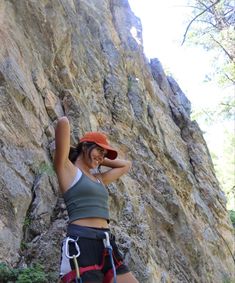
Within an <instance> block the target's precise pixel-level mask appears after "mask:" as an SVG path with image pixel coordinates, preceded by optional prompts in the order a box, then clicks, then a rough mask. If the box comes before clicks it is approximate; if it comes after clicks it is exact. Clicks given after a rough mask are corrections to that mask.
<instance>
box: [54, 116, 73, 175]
mask: <svg viewBox="0 0 235 283" xmlns="http://www.w3.org/2000/svg"><path fill="white" fill-rule="evenodd" d="M55 147H56V148H55V156H54V166H55V170H56V171H60V169H62V168H64V167H65V165H66V163H67V162H68V160H69V159H68V156H69V150H70V124H69V120H68V118H67V117H62V118H60V119H59V120H58V123H57V125H56V129H55Z"/></svg>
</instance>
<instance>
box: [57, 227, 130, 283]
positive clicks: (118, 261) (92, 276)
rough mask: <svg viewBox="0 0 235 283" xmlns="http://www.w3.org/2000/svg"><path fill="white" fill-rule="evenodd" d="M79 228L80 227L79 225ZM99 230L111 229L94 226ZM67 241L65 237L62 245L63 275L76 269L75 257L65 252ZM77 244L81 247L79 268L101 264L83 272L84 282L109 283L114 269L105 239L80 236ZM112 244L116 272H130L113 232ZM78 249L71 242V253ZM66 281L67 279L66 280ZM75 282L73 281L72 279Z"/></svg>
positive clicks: (78, 259)
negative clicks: (69, 257) (70, 256)
mask: <svg viewBox="0 0 235 283" xmlns="http://www.w3.org/2000/svg"><path fill="white" fill-rule="evenodd" d="M77 226H78V228H79V227H80V226H79V225H77ZM92 229H95V230H97V231H108V232H109V229H102V228H92ZM65 243H66V238H65V239H64V241H63V243H62V247H61V251H62V255H61V268H60V270H61V276H63V275H65V274H68V273H69V272H71V270H74V269H75V266H74V261H73V259H68V258H67V256H66V253H65ZM77 244H78V246H79V249H80V255H79V256H78V258H77V261H78V265H79V268H80V269H81V270H85V269H84V268H85V267H86V268H87V267H88V266H96V267H97V266H99V267H100V269H96V270H95V269H94V270H89V271H85V272H83V271H82V272H80V273H81V278H82V280H83V283H86V282H89V283H90V282H92V283H109V281H110V279H109V278H112V275H111V277H110V273H111V271H112V264H111V260H110V256H109V255H108V254H105V253H104V251H105V248H104V243H103V240H100V239H87V238H78V240H77ZM110 244H111V246H112V248H113V258H114V263H115V265H116V273H117V275H120V274H124V273H128V272H129V269H128V267H127V266H126V265H125V264H124V263H123V255H122V254H121V252H120V251H119V250H118V247H117V245H116V243H115V237H114V236H113V235H112V234H111V237H110ZM76 253H77V250H76V247H75V244H74V243H70V244H69V255H73V254H76ZM65 282H66V281H65ZM70 282H73V281H70Z"/></svg>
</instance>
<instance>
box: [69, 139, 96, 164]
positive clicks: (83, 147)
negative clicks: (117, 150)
mask: <svg viewBox="0 0 235 283" xmlns="http://www.w3.org/2000/svg"><path fill="white" fill-rule="evenodd" d="M95 147H97V144H96V143H94V142H80V143H78V145H77V146H76V147H72V146H71V147H70V151H69V160H70V161H71V162H72V163H75V162H76V160H77V158H78V156H79V155H80V154H82V153H83V152H87V155H88V157H89V158H91V151H92V149H93V148H95Z"/></svg>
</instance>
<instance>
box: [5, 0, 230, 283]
mask: <svg viewBox="0 0 235 283" xmlns="http://www.w3.org/2000/svg"><path fill="white" fill-rule="evenodd" d="M0 44H1V49H0V213H1V218H0V261H4V262H7V263H9V264H11V265H12V266H26V265H30V264H32V263H35V262H40V263H42V264H44V266H45V270H46V271H48V272H49V271H50V272H51V271H54V272H57V271H58V266H59V252H60V247H59V245H60V241H61V239H62V238H63V236H64V233H65V227H66V221H67V215H66V211H65V207H64V204H63V201H62V199H61V197H60V194H59V190H58V184H57V180H56V177H55V174H54V171H53V167H52V154H53V141H54V125H55V123H56V120H57V119H58V118H59V117H61V116H62V115H67V116H68V118H69V119H70V121H71V125H72V133H71V139H72V142H73V143H76V140H77V138H78V136H81V135H82V134H83V133H84V132H85V131H90V130H102V131H105V132H107V133H108V134H109V136H110V141H111V143H112V144H113V146H115V147H117V148H118V149H119V152H120V156H121V157H125V158H129V159H131V160H132V161H133V167H132V170H131V172H130V173H129V174H128V175H127V176H125V177H123V178H121V179H120V180H119V181H118V182H117V183H115V184H113V185H111V186H109V192H110V206H111V207H112V212H111V224H112V229H113V231H114V232H115V233H116V234H117V238H118V242H119V244H120V246H121V248H122V251H123V252H124V254H125V258H126V261H127V263H128V264H129V266H130V268H131V269H132V270H133V272H134V273H135V275H136V277H137V278H138V279H139V281H140V282H146V283H156V282H159V283H160V282H161V283H163V282H168V283H169V282H172V283H173V282H174V283H176V282H188V283H192V282H201V283H206V282H208V283H221V282H232V280H235V279H234V261H233V258H232V256H233V252H234V245H233V243H234V242H233V240H234V239H233V229H232V226H231V223H230V222H229V218H228V215H227V211H226V207H225V205H226V200H225V197H224V194H223V193H222V191H221V189H220V187H219V184H218V181H217V179H216V176H215V173H214V169H213V165H212V162H211V158H210V155H209V153H208V149H207V146H206V143H205V141H204V139H203V135H202V132H201V131H200V129H199V127H198V125H197V123H196V122H195V121H191V120H190V102H189V101H188V99H187V98H186V96H185V95H184V94H183V92H182V91H181V89H180V87H179V86H178V85H177V83H176V82H175V81H174V79H173V78H171V77H167V76H166V75H165V73H164V70H163V68H162V66H161V64H160V62H159V61H158V60H157V59H153V60H151V62H148V61H147V60H146V58H145V56H144V54H143V48H142V35H141V23H140V20H139V19H138V18H136V17H135V16H134V15H133V13H132V12H131V10H130V7H129V4H128V2H127V0H52V1H48V0H42V1H36V0H21V1H18V0H1V1H0ZM225 280H231V281H225Z"/></svg>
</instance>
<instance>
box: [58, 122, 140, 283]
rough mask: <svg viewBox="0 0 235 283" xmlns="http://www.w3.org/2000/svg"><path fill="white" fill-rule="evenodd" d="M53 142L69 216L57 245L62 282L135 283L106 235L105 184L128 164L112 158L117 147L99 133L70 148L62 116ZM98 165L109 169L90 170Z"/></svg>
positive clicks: (106, 204)
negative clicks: (62, 239) (114, 147)
mask: <svg viewBox="0 0 235 283" xmlns="http://www.w3.org/2000/svg"><path fill="white" fill-rule="evenodd" d="M55 141H56V150H55V157H54V166H55V170H56V174H57V177H58V181H59V186H60V189H61V192H62V194H63V197H64V200H65V204H66V207H67V210H68V215H69V225H68V229H67V237H66V238H65V239H64V241H63V244H62V256H61V282H68V283H69V282H82V283H113V282H117V283H138V281H137V280H136V279H135V277H134V276H133V275H132V273H131V272H130V271H129V270H128V268H127V266H126V265H125V264H123V258H122V256H121V253H120V252H119V251H118V248H117V246H116V244H115V239H114V236H113V235H112V234H111V233H110V230H109V226H108V222H109V211H108V192H107V190H106V188H105V185H108V184H110V183H111V182H113V181H115V180H117V179H118V178H119V177H121V176H122V175H123V174H125V173H127V172H128V171H129V169H130V167H131V162H130V161H127V160H120V159H116V157H117V151H116V150H115V149H113V148H112V147H110V145H109V143H108V141H107V138H106V136H105V135H104V134H102V133H100V132H89V133H86V134H85V135H84V137H83V138H81V139H80V142H79V143H78V145H77V147H76V148H74V149H72V150H71V149H70V125H69V121H68V119H67V118H66V117H62V118H60V119H59V121H58V124H57V126H56V131H55ZM101 165H102V166H106V167H109V168H110V169H109V170H107V171H106V172H102V173H101V172H100V173H95V174H92V173H91V169H97V168H99V166H101ZM79 278H80V279H79ZM79 280H80V281H79Z"/></svg>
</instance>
